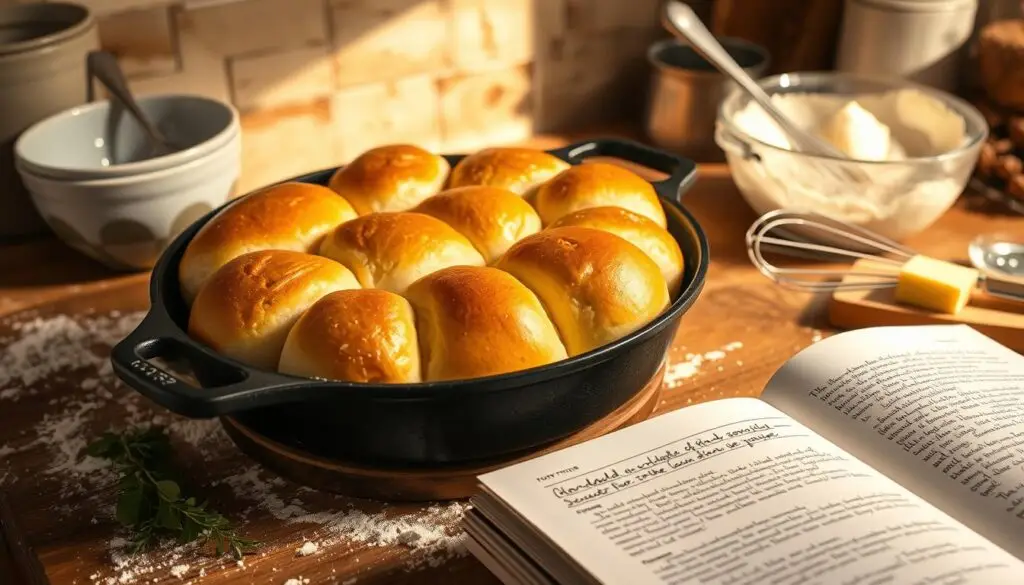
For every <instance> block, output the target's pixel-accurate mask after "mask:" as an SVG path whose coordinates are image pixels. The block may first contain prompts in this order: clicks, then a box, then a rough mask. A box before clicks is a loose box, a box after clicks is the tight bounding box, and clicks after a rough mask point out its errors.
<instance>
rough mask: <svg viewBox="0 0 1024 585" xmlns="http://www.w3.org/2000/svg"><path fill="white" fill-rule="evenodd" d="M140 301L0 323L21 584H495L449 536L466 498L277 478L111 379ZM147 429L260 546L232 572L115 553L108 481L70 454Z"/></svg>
mask: <svg viewBox="0 0 1024 585" xmlns="http://www.w3.org/2000/svg"><path fill="white" fill-rule="evenodd" d="M145 306H146V287H145V284H144V283H134V284H128V285H125V286H124V287H121V288H120V289H115V290H109V291H104V292H103V293H102V294H96V295H90V296H83V297H77V298H75V299H73V300H69V301H63V302H61V303H57V304H54V305H52V306H48V307H46V308H45V309H43V310H39V311H35V312H32V313H19V314H15V315H11V316H8V317H7V318H5V319H3V320H2V321H0V344H2V345H3V347H4V351H3V353H2V355H0V413H2V417H3V419H2V420H3V422H4V424H3V425H0V495H2V504H3V505H2V506H0V523H2V528H3V530H4V534H5V537H6V538H7V539H8V543H9V544H10V545H11V547H12V548H13V549H14V550H13V551H12V554H13V556H14V557H15V558H16V560H18V561H19V562H18V564H19V568H20V569H21V570H22V571H23V572H25V573H27V574H26V575H25V576H26V578H27V580H28V583H30V584H31V585H115V584H116V585H132V584H139V585H141V584H142V583H147V584H155V585H160V584H164V583H176V584H181V583H188V582H190V581H191V582H194V583H197V584H198V583H202V584H207V583H210V584H216V585H221V584H233V583H246V584H248V583H268V584H275V585H280V584H283V583H285V582H286V581H287V580H288V579H290V578H300V577H301V578H302V579H310V583H321V582H327V583H332V582H337V583H374V582H381V581H384V582H387V583H431V582H449V581H450V582H475V583H493V582H494V580H493V578H492V577H491V576H490V575H489V573H487V571H486V570H485V569H484V568H483V567H481V566H480V565H478V564H477V563H476V562H475V561H474V560H472V559H470V558H467V557H466V556H465V553H464V549H463V547H462V545H461V541H460V538H459V537H458V536H457V535H458V530H457V528H453V527H454V526H455V524H457V522H458V520H459V519H460V518H461V516H462V513H463V510H464V505H463V504H461V503H451V504H440V505H395V506H391V505H385V504H382V503H376V502H369V501H365V500H355V499H350V498H344V497H339V496H333V495H328V494H322V493H318V492H315V491H313V490H309V489H307V488H303V487H300V486H297V485H294V484H291V483H288V482H286V481H284V480H283V479H280V478H278V477H277V476H276V475H274V474H273V473H271V472H269V471H265V470H263V469H262V468H261V467H259V466H258V465H256V464H255V463H254V462H253V461H251V460H249V459H247V458H246V457H245V456H243V455H241V454H240V453H239V452H238V451H237V450H236V449H235V448H234V446H233V445H232V444H231V442H230V440H229V439H228V438H227V436H226V435H225V434H224V432H223V431H222V430H221V427H220V425H219V423H218V422H216V421H189V420H185V419H182V418H179V417H176V416H172V415H169V414H168V413H167V412H166V411H164V410H163V409H161V408H159V407H155V406H153V405H151V404H150V403H149V402H148V401H146V400H145V399H144V398H142V397H141V396H139V395H138V394H137V393H135V392H133V391H131V390H129V389H128V388H126V387H124V386H123V385H122V384H120V383H119V382H117V381H116V379H115V377H114V375H113V373H112V372H111V370H110V366H109V362H108V359H107V354H108V352H109V348H110V346H111V345H112V344H113V343H115V342H116V341H117V340H119V339H120V338H121V337H122V336H123V335H124V334H125V333H127V332H128V331H129V330H130V328H131V327H133V326H134V325H135V324H136V323H137V322H138V320H139V319H140V318H141V312H139V311H140V310H141V309H143V308H144V307H145ZM115 309H116V310H115ZM111 311H113V312H111ZM145 423H158V424H165V425H168V428H169V430H170V434H171V437H172V441H173V442H174V443H175V445H176V447H177V451H178V453H179V454H180V457H179V463H180V464H181V465H182V467H183V469H184V470H185V473H184V475H185V476H186V477H187V478H189V483H190V484H191V485H190V486H189V488H190V489H192V490H194V491H196V492H198V493H201V494H202V495H204V496H208V497H209V498H210V500H211V501H212V502H214V504H215V505H216V507H217V508H218V509H219V510H220V511H222V512H223V513H224V514H225V515H227V516H228V517H230V518H232V519H234V520H236V521H238V523H239V524H240V525H241V526H242V527H243V531H244V532H245V534H247V535H249V536H252V537H254V538H258V539H260V540H261V541H263V542H264V546H262V547H261V548H260V549H259V550H258V551H257V552H256V554H254V555H251V556H249V557H247V558H246V559H245V561H244V563H242V564H240V565H239V564H236V563H234V562H233V561H230V560H227V559H223V560H216V559H212V558H210V557H209V556H208V555H204V554H201V553H200V552H199V551H195V550H192V549H190V548H189V547H177V548H175V547H173V546H170V547H166V548H164V549H161V550H158V551H155V552H152V553H148V554H144V555H140V556H137V557H134V558H132V557H130V556H129V555H127V554H125V552H124V550H123V543H124V537H125V536H126V535H125V534H124V533H123V532H122V531H121V529H120V528H119V527H118V526H117V524H116V522H115V521H114V519H113V502H114V501H115V493H114V479H115V478H114V475H113V473H112V471H111V470H110V469H109V468H107V467H105V466H104V465H103V464H102V462H101V461H98V460H94V459H89V458H82V457H81V456H80V455H79V451H80V449H81V448H82V447H84V446H85V445H86V444H87V443H88V441H89V440H90V439H92V438H93V437H95V436H96V435H98V434H99V433H101V432H102V431H104V430H107V429H121V428H124V427H125V426H126V425H129V424H145ZM305 543H313V544H305ZM303 547H304V552H309V553H311V554H309V555H307V556H303V555H301V554H298V553H297V552H296V551H297V550H299V549H303Z"/></svg>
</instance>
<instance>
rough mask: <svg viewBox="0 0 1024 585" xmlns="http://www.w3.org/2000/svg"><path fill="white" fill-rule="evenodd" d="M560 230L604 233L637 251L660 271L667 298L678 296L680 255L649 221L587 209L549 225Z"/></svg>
mask: <svg viewBox="0 0 1024 585" xmlns="http://www.w3.org/2000/svg"><path fill="white" fill-rule="evenodd" d="M564 226H579V227H589V228H594V229H597V230H602V231H606V232H609V233H612V234H615V235H616V236H619V237H620V238H622V239H624V240H626V241H627V242H629V243H631V244H633V245H634V246H636V247H637V248H640V249H641V250H643V251H644V253H646V254H647V255H648V256H650V258H651V260H654V262H655V264H657V265H658V267H659V268H661V275H662V276H664V277H665V283H666V284H668V294H669V296H671V297H673V298H674V297H675V296H676V295H677V294H679V288H680V286H681V283H682V280H683V251H682V250H680V249H679V243H678V242H676V239H675V238H673V237H672V234H670V233H668V230H666V229H664V228H662V227H660V226H659V225H658V224H656V223H654V222H653V221H651V220H649V219H647V218H646V217H644V216H642V215H638V214H636V213H633V212H632V211H629V210H628V209H623V208H621V207H590V208H588V209H581V210H579V211H576V212H573V213H570V214H569V215H565V216H562V218H561V219H559V220H558V221H556V222H555V223H553V224H551V227H552V228H558V227H564Z"/></svg>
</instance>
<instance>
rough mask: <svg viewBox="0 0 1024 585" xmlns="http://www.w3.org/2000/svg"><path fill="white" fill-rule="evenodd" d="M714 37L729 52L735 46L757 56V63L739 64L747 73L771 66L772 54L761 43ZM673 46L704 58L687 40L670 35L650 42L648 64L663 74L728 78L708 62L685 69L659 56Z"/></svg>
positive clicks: (728, 37) (727, 37)
mask: <svg viewBox="0 0 1024 585" xmlns="http://www.w3.org/2000/svg"><path fill="white" fill-rule="evenodd" d="M715 38H716V39H718V42H719V44H721V45H722V47H723V48H725V50H726V52H730V51H729V50H730V49H733V48H735V49H740V50H744V51H750V52H751V53H753V54H754V55H755V56H756V57H757V59H758V61H757V63H755V64H753V65H749V66H746V67H744V66H741V68H742V69H743V70H744V71H746V72H747V73H754V72H757V73H759V72H762V71H765V70H767V69H768V68H769V67H771V64H772V56H771V54H770V53H769V52H768V49H766V48H764V47H762V46H761V45H758V44H757V43H753V42H751V41H748V40H746V39H742V38H740V37H730V36H716V37H715ZM675 48H681V49H688V50H690V51H692V52H693V53H694V54H695V55H696V56H697V57H700V58H701V59H703V58H704V57H703V55H701V54H700V51H698V50H697V49H696V48H695V47H693V45H691V44H690V43H688V42H687V41H684V40H681V39H677V38H675V37H670V38H667V39H661V40H660V41H655V42H654V43H651V45H650V46H649V47H647V62H648V64H649V65H650V66H651V67H652V68H653V69H654V70H655V71H658V72H660V73H662V74H665V75H671V76H675V77H697V78H705V79H722V80H728V77H727V76H726V75H725V74H724V73H722V72H721V71H719V70H718V69H715V67H714V66H713V65H710V64H709V65H708V67H709V68H708V69H687V68H684V67H676V66H675V65H671V64H669V63H667V62H666V61H665V60H664V59H662V58H661V55H662V53H663V52H664V51H666V50H668V49H675Z"/></svg>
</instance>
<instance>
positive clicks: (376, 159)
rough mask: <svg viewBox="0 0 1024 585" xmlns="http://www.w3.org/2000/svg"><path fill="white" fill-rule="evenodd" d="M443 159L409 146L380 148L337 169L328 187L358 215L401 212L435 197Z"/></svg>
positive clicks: (444, 170)
mask: <svg viewBox="0 0 1024 585" xmlns="http://www.w3.org/2000/svg"><path fill="white" fill-rule="evenodd" d="M448 170H449V166H448V161H446V160H445V159H444V157H441V156H438V155H436V154H434V153H432V152H429V151H426V150H423V149H422V148H420V147H418V146H412V145H409V144H392V145H390V146H380V147H378V148H373V149H371V150H368V151H366V152H364V153H363V154H361V155H359V156H358V157H356V159H355V160H354V161H352V162H351V163H349V164H347V165H345V166H343V167H341V168H340V169H338V170H337V171H336V172H335V173H334V176H332V177H331V181H330V183H328V185H329V186H330V188H331V189H334V191H335V192H336V193H338V194H339V195H341V196H342V197H344V198H345V199H347V200H348V201H349V203H351V204H352V206H353V207H355V208H356V211H358V212H359V215H366V214H367V213H374V212H377V211H405V210H407V209H412V208H413V207H415V206H416V204H417V203H419V202H420V201H423V200H424V199H426V198H427V197H430V196H431V195H434V194H436V193H437V192H438V191H440V190H441V189H442V188H443V187H444V182H445V180H447V179H448Z"/></svg>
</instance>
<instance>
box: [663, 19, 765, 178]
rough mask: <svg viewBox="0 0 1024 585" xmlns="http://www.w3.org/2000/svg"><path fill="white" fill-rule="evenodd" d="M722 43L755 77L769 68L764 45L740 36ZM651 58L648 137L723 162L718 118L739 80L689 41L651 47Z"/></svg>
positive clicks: (696, 157)
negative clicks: (716, 138)
mask: <svg viewBox="0 0 1024 585" xmlns="http://www.w3.org/2000/svg"><path fill="white" fill-rule="evenodd" d="M718 41H719V43H721V44H722V47H724V48H725V50H726V51H728V52H729V54H730V55H731V56H732V58H733V59H735V60H736V62H737V63H738V64H739V65H740V67H743V69H744V70H746V72H747V73H748V74H750V75H751V76H752V77H754V78H755V79H756V78H757V77H760V76H761V75H762V74H763V73H764V72H765V70H766V69H767V67H768V62H769V56H768V52H767V51H766V50H765V49H764V48H762V47H760V46H758V45H755V44H753V43H750V42H747V41H744V40H741V39H735V38H719V39H718ZM647 59H648V61H650V63H651V66H652V67H653V74H652V78H651V87H650V94H649V96H648V101H647V113H646V122H645V126H646V128H645V129H646V132H647V137H648V138H649V139H650V140H651V141H652V142H654V143H655V144H657V145H658V146H660V147H662V148H667V149H669V150H672V151H675V152H677V153H679V154H681V155H683V156H686V157H689V158H692V159H694V160H698V161H719V160H722V159H723V158H724V156H723V154H722V150H721V148H719V147H718V145H717V144H715V117H716V115H717V112H718V106H719V104H720V103H721V101H722V99H723V97H724V96H725V95H726V94H727V93H728V90H729V89H730V88H731V87H732V86H733V85H735V84H733V82H732V81H731V80H729V78H727V77H726V76H725V75H724V74H722V73H721V72H719V71H718V70H717V69H716V68H715V67H714V65H712V64H710V63H709V62H708V61H707V60H705V59H704V58H703V57H702V56H701V55H700V54H699V53H698V52H697V51H696V49H694V48H693V47H691V46H690V45H689V44H687V43H685V42H684V41H679V40H676V39H668V40H664V41H659V42H657V43H655V44H654V45H652V46H651V47H650V49H648V51H647Z"/></svg>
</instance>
